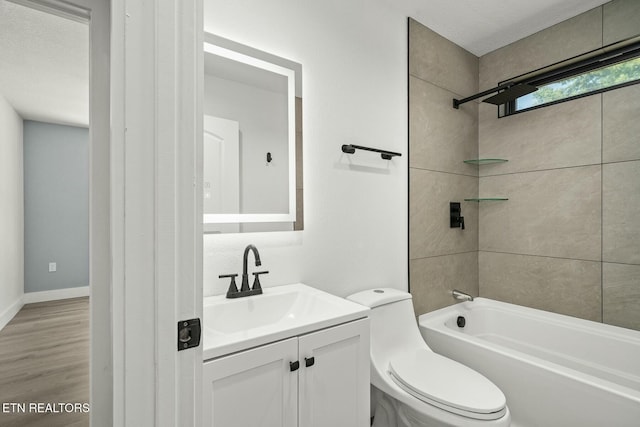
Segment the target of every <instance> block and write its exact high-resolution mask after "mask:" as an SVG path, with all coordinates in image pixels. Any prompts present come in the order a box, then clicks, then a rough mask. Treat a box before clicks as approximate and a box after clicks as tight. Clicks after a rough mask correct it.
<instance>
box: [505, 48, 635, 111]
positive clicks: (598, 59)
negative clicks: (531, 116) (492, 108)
mask: <svg viewBox="0 0 640 427" xmlns="http://www.w3.org/2000/svg"><path fill="white" fill-rule="evenodd" d="M511 80H512V81H516V82H517V83H525V84H528V85H531V86H535V87H537V88H538V89H537V90H536V91H535V92H531V93H528V94H525V95H523V96H520V97H519V98H516V99H515V100H513V101H509V102H507V103H506V104H503V105H501V106H500V108H499V116H500V117H502V116H508V115H511V114H516V113H520V112H523V111H526V110H530V109H534V108H539V107H542V106H545V105H552V104H557V103H559V102H564V101H569V100H571V99H576V98H580V97H583V96H588V95H593V94H596V93H601V92H605V91H608V90H612V89H617V88H620V87H624V86H629V85H632V84H636V83H640V40H638V38H635V39H634V40H633V42H632V43H624V44H622V46H619V45H610V46H606V47H604V48H602V49H599V50H597V51H593V52H588V53H586V54H585V55H582V56H581V57H576V58H571V59H568V60H566V61H563V62H560V63H558V64H555V65H551V66H549V67H545V68H542V69H540V70H537V71H533V72H531V73H528V74H526V75H522V76H520V77H516V78H514V79H511Z"/></svg>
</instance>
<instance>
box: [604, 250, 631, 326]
mask: <svg viewBox="0 0 640 427" xmlns="http://www.w3.org/2000/svg"><path fill="white" fill-rule="evenodd" d="M602 268H603V270H602V276H603V284H602V285H603V286H602V288H603V289H602V298H603V301H602V306H603V307H602V311H603V314H602V315H603V321H604V322H605V323H608V324H610V325H616V326H622V327H625V328H631V329H637V330H640V265H628V264H611V263H607V262H605V263H603V266H602Z"/></svg>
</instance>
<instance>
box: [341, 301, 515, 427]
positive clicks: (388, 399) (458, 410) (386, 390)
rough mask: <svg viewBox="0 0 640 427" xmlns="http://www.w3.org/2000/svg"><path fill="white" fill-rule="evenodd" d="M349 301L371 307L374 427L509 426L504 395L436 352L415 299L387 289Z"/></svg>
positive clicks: (464, 367) (508, 415)
mask: <svg viewBox="0 0 640 427" xmlns="http://www.w3.org/2000/svg"><path fill="white" fill-rule="evenodd" d="M347 299H349V300H351V301H354V302H356V303H359V304H362V305H365V306H367V307H369V308H371V313H370V319H371V385H372V386H373V387H372V393H371V401H372V402H371V405H372V416H374V421H373V427H443V426H450V427H480V426H485V427H507V426H509V425H510V424H511V415H510V413H509V408H507V404H506V399H505V396H504V394H503V393H502V391H501V390H500V389H499V388H498V387H497V386H496V385H495V384H493V383H492V382H491V381H489V380H488V379H487V378H486V377H484V376H483V375H482V374H480V373H479V372H476V371H474V370H473V369H471V368H469V367H467V366H465V365H463V364H461V363H458V362H456V361H454V360H451V359H448V358H446V357H444V356H441V355H439V354H436V353H434V352H433V351H432V350H431V349H430V348H429V346H428V345H427V344H426V343H425V341H424V339H423V338H422V336H421V335H420V331H419V330H418V325H417V323H416V318H415V313H414V311H413V303H412V301H411V294H409V293H407V292H402V291H399V290H397V289H391V288H382V289H371V290H368V291H363V292H358V293H356V294H353V295H351V296H349V297H347Z"/></svg>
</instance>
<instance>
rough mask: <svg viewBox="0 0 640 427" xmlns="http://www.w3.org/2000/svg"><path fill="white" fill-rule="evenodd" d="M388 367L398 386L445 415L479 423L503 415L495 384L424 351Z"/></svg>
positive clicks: (503, 403) (401, 357)
mask: <svg viewBox="0 0 640 427" xmlns="http://www.w3.org/2000/svg"><path fill="white" fill-rule="evenodd" d="M389 367H390V371H389V374H390V375H391V377H392V379H393V380H394V381H395V383H396V384H397V385H398V386H400V387H401V388H402V389H404V390H405V391H407V392H408V393H410V394H411V395H413V396H414V397H416V398H418V399H420V400H422V401H424V402H427V403H430V404H432V405H434V406H437V407H439V408H441V409H444V410H446V411H449V412H453V413H455V414H458V415H463V416H466V417H469V418H474V419H481V420H495V419H498V418H501V417H502V416H503V415H504V414H505V412H506V404H507V402H506V399H505V397H504V394H503V393H502V391H501V390H500V389H499V388H498V387H497V386H496V385H495V384H493V383H492V382H491V381H489V380H488V379H487V378H486V377H484V376H483V375H482V374H480V373H479V372H476V371H474V370H473V369H471V368H469V367H467V366H465V365H463V364H461V363H458V362H456V361H455V360H451V359H448V358H446V357H444V356H441V355H439V354H436V353H434V352H432V351H430V350H428V349H420V350H417V351H413V352H408V353H405V354H402V355H398V356H396V357H395V358H393V359H392V360H391V362H390V364H389Z"/></svg>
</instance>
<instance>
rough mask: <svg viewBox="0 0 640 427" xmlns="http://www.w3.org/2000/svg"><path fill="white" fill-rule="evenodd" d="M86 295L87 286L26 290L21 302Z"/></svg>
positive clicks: (54, 299)
mask: <svg viewBox="0 0 640 427" xmlns="http://www.w3.org/2000/svg"><path fill="white" fill-rule="evenodd" d="M88 296H89V286H78V287H75V288H64V289H54V290H51V291H40V292H26V293H25V294H24V296H23V297H22V302H23V303H24V304H33V303H34V302H45V301H56V300H61V299H69V298H80V297H88Z"/></svg>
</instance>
